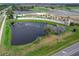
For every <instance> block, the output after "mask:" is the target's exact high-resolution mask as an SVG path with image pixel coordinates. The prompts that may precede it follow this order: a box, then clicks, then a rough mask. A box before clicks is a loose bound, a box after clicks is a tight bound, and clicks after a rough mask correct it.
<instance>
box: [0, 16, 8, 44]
mask: <svg viewBox="0 0 79 59" xmlns="http://www.w3.org/2000/svg"><path fill="white" fill-rule="evenodd" d="M6 17H7V16H6V15H5V16H4V19H3V22H2V26H1V28H0V44H1V38H2V32H3V29H4V25H5V20H6Z"/></svg>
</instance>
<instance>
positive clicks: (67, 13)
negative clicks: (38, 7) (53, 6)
mask: <svg viewBox="0 0 79 59" xmlns="http://www.w3.org/2000/svg"><path fill="white" fill-rule="evenodd" d="M14 13H15V14H27V13H38V12H37V11H31V10H30V11H14ZM45 13H50V14H54V15H58V16H79V13H77V12H72V11H65V10H51V11H47V12H45Z"/></svg>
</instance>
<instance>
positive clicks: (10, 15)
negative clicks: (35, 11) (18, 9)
mask: <svg viewBox="0 0 79 59" xmlns="http://www.w3.org/2000/svg"><path fill="white" fill-rule="evenodd" d="M13 13H14V12H13V10H12V8H10V9H8V10H7V13H6V14H7V16H8V17H9V19H13Z"/></svg>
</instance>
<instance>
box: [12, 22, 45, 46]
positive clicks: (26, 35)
mask: <svg viewBox="0 0 79 59" xmlns="http://www.w3.org/2000/svg"><path fill="white" fill-rule="evenodd" d="M44 26H46V24H45V23H25V22H18V23H16V24H14V25H12V26H11V29H12V40H11V44H12V45H23V44H27V43H31V42H32V41H34V40H36V38H37V37H40V36H43V35H45V34H46V32H45V31H44V29H43V28H44Z"/></svg>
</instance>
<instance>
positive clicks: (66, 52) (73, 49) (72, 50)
mask: <svg viewBox="0 0 79 59" xmlns="http://www.w3.org/2000/svg"><path fill="white" fill-rule="evenodd" d="M71 55H74V56H75V55H77V56H79V42H78V43H75V44H73V45H71V46H69V47H67V48H65V49H63V50H61V51H59V52H57V53H56V54H54V56H71Z"/></svg>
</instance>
